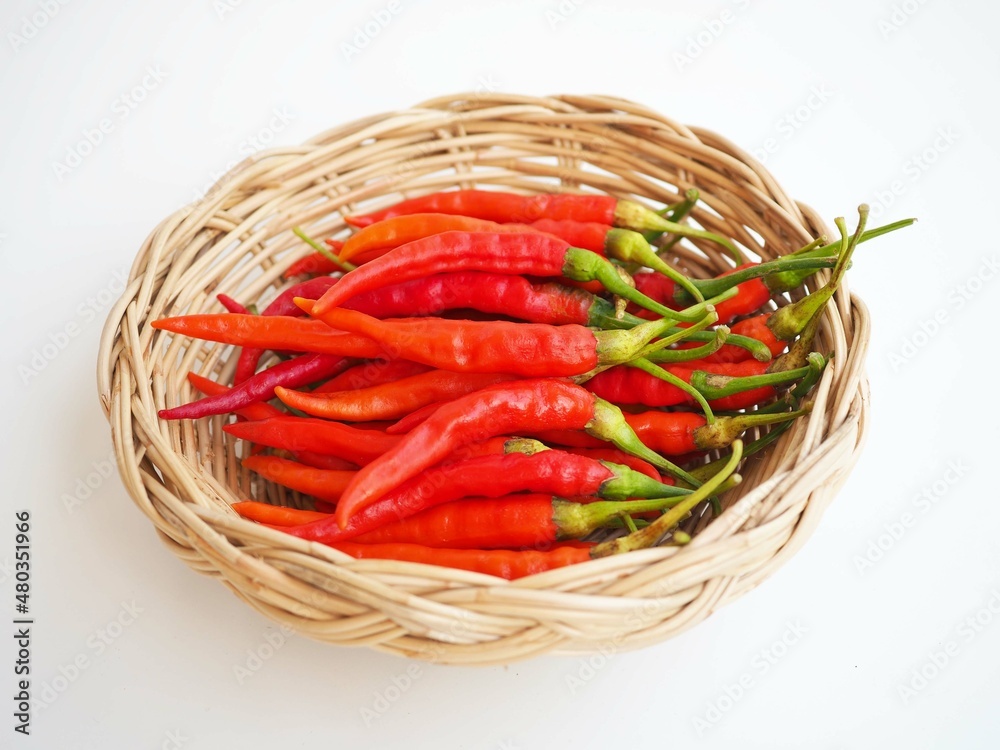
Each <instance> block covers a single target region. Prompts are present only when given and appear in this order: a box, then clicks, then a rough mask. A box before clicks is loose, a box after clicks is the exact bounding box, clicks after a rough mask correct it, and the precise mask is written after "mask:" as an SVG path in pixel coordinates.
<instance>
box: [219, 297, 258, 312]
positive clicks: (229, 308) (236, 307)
mask: <svg viewBox="0 0 1000 750" xmlns="http://www.w3.org/2000/svg"><path fill="white" fill-rule="evenodd" d="M215 298H216V299H217V300H219V302H221V303H222V306H223V307H224V308H226V312H231V313H233V314H234V315H249V314H250V311H249V310H248V309H247V308H246V307H244V306H243V305H241V304H240V303H239V302H237V301H236V300H234V299H233V298H232V297H230V296H229V295H228V294H216V295H215Z"/></svg>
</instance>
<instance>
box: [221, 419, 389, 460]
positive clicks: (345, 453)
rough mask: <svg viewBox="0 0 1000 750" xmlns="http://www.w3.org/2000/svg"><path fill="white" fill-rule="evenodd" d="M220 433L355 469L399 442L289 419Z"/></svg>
mask: <svg viewBox="0 0 1000 750" xmlns="http://www.w3.org/2000/svg"><path fill="white" fill-rule="evenodd" d="M222 429H223V430H225V431H226V432H228V433H229V434H230V435H233V436H234V437H238V438H242V439H244V440H249V441H251V442H253V443H260V444H261V445H266V446H269V447H271V448H282V449H284V450H288V451H293V452H299V451H309V452H313V453H322V454H326V455H332V456H336V457H338V458H343V459H345V460H347V461H350V462H351V463H354V464H357V465H358V466H363V465H364V464H367V463H369V462H371V461H374V460H375V459H376V458H378V457H379V456H381V455H382V454H384V453H385V452H386V451H387V450H389V449H390V448H392V447H395V446H396V445H397V444H398V443H399V442H400V440H401V438H400V437H399V436H395V435H386V434H385V433H384V432H379V431H378V430H363V429H360V428H358V427H351V426H350V425H345V424H340V423H339V422H330V421H328V420H325V419H309V418H304V417H293V416H289V415H286V416H281V417H272V418H271V419H264V420H260V421H255V422H240V423H237V424H227V425H223V428H222Z"/></svg>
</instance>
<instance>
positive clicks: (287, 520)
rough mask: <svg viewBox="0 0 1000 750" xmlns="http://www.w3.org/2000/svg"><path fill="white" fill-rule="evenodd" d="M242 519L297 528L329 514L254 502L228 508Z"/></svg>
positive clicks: (244, 502) (237, 504) (248, 501)
mask: <svg viewBox="0 0 1000 750" xmlns="http://www.w3.org/2000/svg"><path fill="white" fill-rule="evenodd" d="M229 507H230V508H232V509H233V510H235V511H236V512H237V513H239V514H240V515H241V516H242V517H243V518H246V519H248V520H250V521H258V522H260V523H266V524H269V525H271V526H297V525H301V524H305V523H311V522H312V521H319V520H321V519H323V518H326V517H327V516H328V515H329V513H317V512H316V511H313V510H299V509H298V508H285V507H282V506H280V505H271V504H270V503H258V502H256V501H254V500H244V501H242V502H239V503H233V504H232V505H231V506H229Z"/></svg>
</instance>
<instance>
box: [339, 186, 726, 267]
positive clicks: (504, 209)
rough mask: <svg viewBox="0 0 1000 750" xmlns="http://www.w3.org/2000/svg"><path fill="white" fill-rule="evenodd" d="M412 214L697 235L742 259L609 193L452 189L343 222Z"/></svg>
mask: <svg viewBox="0 0 1000 750" xmlns="http://www.w3.org/2000/svg"><path fill="white" fill-rule="evenodd" d="M416 213H442V214H461V215H462V216H471V217H474V218H477V219H487V220H489V221H496V222H500V223H520V224H530V223H531V222H534V221H538V220H539V219H555V220H557V221H560V220H570V221H581V222H596V223H598V224H609V225H614V226H616V227H626V228H628V229H635V230H639V231H646V230H655V231H659V232H671V233H673V234H678V235H681V236H683V237H701V238H703V239H708V240H712V241H714V242H718V243H719V244H721V245H723V246H724V247H726V248H727V249H729V250H730V252H732V253H733V254H734V255H735V256H737V257H741V256H740V253H739V251H738V250H737V249H736V247H735V245H733V243H732V242H730V241H729V240H727V239H725V238H724V237H720V236H719V235H717V234H714V233H712V232H706V231H703V230H700V229H695V228H693V227H691V226H688V225H686V224H678V223H676V222H673V221H668V220H667V219H664V218H663V217H662V216H660V215H659V214H658V213H656V212H655V211H651V210H649V209H648V208H645V207H643V206H641V205H639V204H638V203H634V202H632V201H625V200H618V199H617V198H614V197H612V196H610V195H594V194H573V193H555V194H551V195H518V194H515V193H504V192H499V191H493V190H489V191H487V190H455V191H449V192H441V193H432V194H429V195H422V196H420V197H418V198H411V199H409V200H405V201H401V202H400V203H397V204H395V205H393V206H390V207H388V208H384V209H382V210H381V211H375V212H373V213H370V214H360V215H355V216H347V217H345V221H346V222H347V223H348V224H351V225H352V226H356V227H367V226H369V225H371V224H374V223H375V222H378V221H384V220H385V219H389V218H392V217H395V216H403V215H405V214H416Z"/></svg>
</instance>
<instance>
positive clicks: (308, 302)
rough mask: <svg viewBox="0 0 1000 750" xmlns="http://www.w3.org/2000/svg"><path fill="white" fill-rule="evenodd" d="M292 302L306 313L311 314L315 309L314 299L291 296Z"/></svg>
mask: <svg viewBox="0 0 1000 750" xmlns="http://www.w3.org/2000/svg"><path fill="white" fill-rule="evenodd" d="M292 303H293V304H294V305H295V306H296V307H297V308H299V309H300V310H301V311H302V312H304V313H305V314H306V315H312V313H313V310H315V309H316V300H314V299H308V298H306V297H292Z"/></svg>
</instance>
